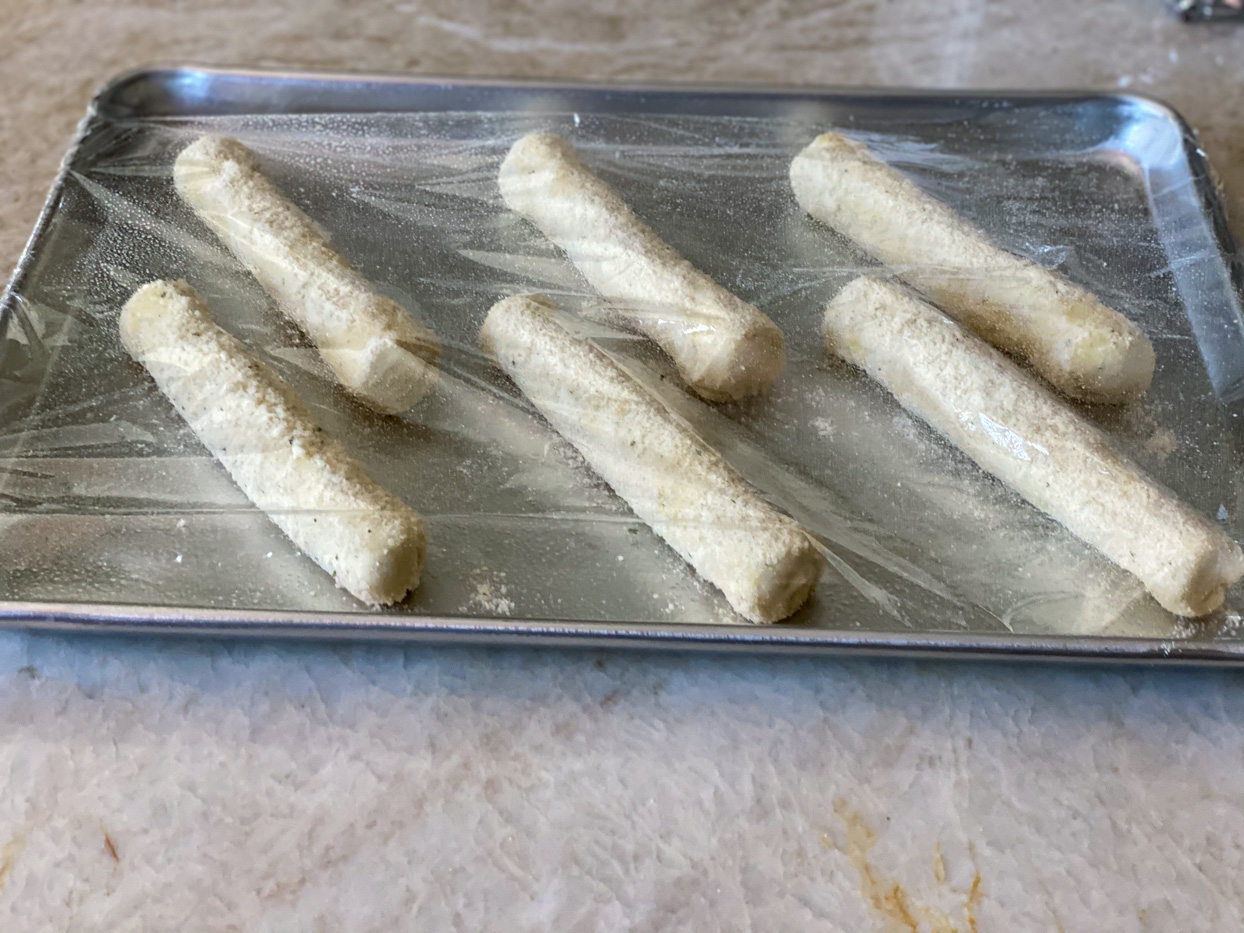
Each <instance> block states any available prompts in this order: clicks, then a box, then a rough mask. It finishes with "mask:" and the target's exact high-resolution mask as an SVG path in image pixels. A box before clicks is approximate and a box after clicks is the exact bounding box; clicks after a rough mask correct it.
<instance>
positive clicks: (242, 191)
mask: <svg viewBox="0 0 1244 933" xmlns="http://www.w3.org/2000/svg"><path fill="white" fill-rule="evenodd" d="M173 181H174V183H175V185H176V186H177V191H178V192H179V193H180V194H181V196H182V198H184V199H185V201H186V203H188V204H189V205H190V206H191V207H193V208H194V210H195V211H196V212H197V213H198V215H199V216H200V217H201V218H202V219H203V220H204V222H206V223H207V225H208V226H209V227H211V228H212V230H213V231H214V232H215V233H216V235H217V236H218V237H220V239H221V240H222V241H223V242H224V243H225V245H226V246H228V247H229V249H230V250H232V251H233V253H234V255H236V256H237V257H238V259H239V260H241V262H242V264H243V265H245V266H246V268H247V269H249V270H250V271H251V273H252V274H253V275H254V276H255V278H256V279H258V280H259V284H261V285H262V286H263V287H264V289H265V290H267V292H268V294H270V295H271V296H272V297H273V299H274V300H275V301H276V303H277V304H278V305H279V306H280V308H281V310H282V311H283V312H284V313H285V314H286V315H288V316H289V318H290V319H291V320H293V321H294V323H296V324H297V325H298V326H299V327H300V328H302V330H303V332H304V333H306V335H307V336H308V337H310V338H311V340H312V342H313V343H314V344H315V345H316V347H317V348H318V350H319V352H320V356H322V357H323V359H324V362H325V363H327V364H328V367H329V368H330V369H331V370H332V371H333V374H334V375H335V376H336V377H337V379H338V381H339V382H340V383H341V384H342V385H343V386H344V387H345V388H346V389H347V390H349V391H350V392H352V393H353V394H354V395H356V396H358V397H359V399H360V400H361V401H363V402H364V403H365V404H367V405H369V406H371V407H372V408H374V409H376V410H377V411H380V412H384V413H386V414H396V413H398V412H403V411H406V410H407V409H409V408H410V407H411V406H412V405H414V404H415V403H416V402H417V401H419V399H421V398H422V397H423V396H424V395H425V394H427V392H428V391H429V390H430V389H431V388H432V386H433V385H434V384H435V382H436V366H435V363H436V360H437V358H438V357H439V356H440V344H439V343H438V342H437V340H436V338H435V337H434V336H433V335H432V333H431V331H429V330H428V329H427V328H425V327H423V326H422V325H421V324H419V323H418V322H417V321H416V320H415V319H414V318H413V317H411V315H410V312H408V311H407V310H406V309H405V308H403V307H402V306H401V305H399V304H398V303H397V302H395V301H392V300H391V299H389V298H385V297H384V296H383V295H380V294H378V293H377V292H376V291H375V289H374V288H372V286H371V284H370V283H369V282H368V281H367V280H366V279H365V278H364V277H363V276H362V275H360V274H359V273H358V272H357V271H356V270H355V269H353V268H352V267H351V266H350V264H349V263H348V262H346V260H345V259H344V258H343V257H342V256H341V254H340V253H338V252H337V251H336V250H335V249H333V247H332V245H331V244H330V243H329V242H328V239H327V237H325V236H324V234H323V233H322V232H321V231H320V229H319V228H318V227H317V226H316V225H315V223H314V222H313V221H312V220H311V219H310V218H309V217H307V215H306V214H304V213H303V212H302V211H300V210H299V209H298V208H297V207H295V206H294V205H293V204H292V203H291V202H290V201H289V200H288V199H286V198H285V196H284V195H282V194H281V192H280V191H278V190H277V189H276V186H275V185H273V184H272V182H270V181H269V180H268V179H267V178H266V177H264V175H263V174H262V173H261V172H260V170H259V165H258V163H257V162H256V160H255V157H254V155H253V154H252V153H251V151H250V150H249V149H247V148H246V147H245V146H243V145H242V144H241V143H240V142H238V141H237V140H234V139H224V138H221V137H219V136H204V137H202V138H200V139H198V140H197V141H195V142H194V143H191V144H190V145H189V146H187V147H186V148H185V149H183V150H182V152H181V154H180V155H179V156H178V157H177V161H176V163H175V164H174V166H173Z"/></svg>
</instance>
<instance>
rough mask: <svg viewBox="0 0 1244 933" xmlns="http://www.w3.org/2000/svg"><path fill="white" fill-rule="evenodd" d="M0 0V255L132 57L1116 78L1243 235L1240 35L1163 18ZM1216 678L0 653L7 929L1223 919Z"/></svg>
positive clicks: (295, 654)
mask: <svg viewBox="0 0 1244 933" xmlns="http://www.w3.org/2000/svg"><path fill="white" fill-rule="evenodd" d="M584 6H585V5H584V4H583V3H581V2H571V0H517V2H495V3H488V2H480V0H465V2H449V0H434V2H373V0H369V2H358V3H353V4H348V5H347V4H341V3H335V2H330V0H309V2H305V3H298V4H296V3H275V2H263V0H258V2H255V0H251V2H240V0H198V2H174V0H165V2H159V0H146V2H139V0H133V2H119V0H96V2H69V0H44V2H39V3H29V2H24V3H17V2H13V0H0V22H3V23H5V27H4V29H3V30H0V140H2V141H3V146H2V147H0V205H2V210H0V263H3V264H5V265H6V266H11V265H12V263H13V262H14V261H15V260H16V257H17V254H18V252H19V250H20V248H21V245H22V243H23V242H24V240H25V237H26V236H27V234H28V232H29V230H30V228H31V226H32V224H33V223H34V220H35V217H36V215H37V212H38V209H39V206H40V205H41V203H42V201H43V198H44V195H45V192H46V190H47V187H48V185H49V184H50V183H51V180H52V177H53V174H54V172H55V170H56V166H57V164H58V161H59V159H60V157H61V155H62V153H63V151H64V149H65V147H66V145H67V144H68V142H69V139H70V137H71V135H72V132H73V128H74V125H75V123H76V121H77V120H78V119H79V118H80V116H81V115H82V113H83V110H84V107H85V105H86V102H87V100H88V99H89V97H90V95H91V93H92V92H93V91H94V89H95V88H97V87H98V86H99V85H100V84H102V83H103V82H104V81H105V80H106V79H107V78H109V77H110V76H111V75H113V74H115V73H116V72H118V71H121V70H123V69H127V68H131V67H134V66H138V65H141V64H147V63H152V62H200V63H217V64H269V65H286V66H302V67H312V68H334V69H350V70H390V71H416V72H424V73H438V74H475V75H483V74H488V75H522V76H552V77H558V76H561V77H574V78H597V79H617V80H637V79H645V80H680V81H681V80H685V81H692V80H694V81H757V82H783V83H820V84H859V85H895V86H920V87H1013V88H1024V87H1030V88H1067V87H1076V88H1079V87H1088V88H1102V89H1116V88H1127V89H1129V90H1135V91H1141V92H1144V93H1148V94H1152V95H1155V96H1158V97H1160V98H1163V99H1165V100H1167V101H1169V102H1170V103H1172V104H1174V105H1175V106H1176V107H1177V108H1178V109H1179V110H1181V112H1183V114H1184V115H1185V116H1186V117H1187V118H1188V119H1189V120H1190V121H1191V122H1192V124H1193V125H1194V126H1196V127H1197V128H1198V130H1199V132H1200V135H1201V139H1202V141H1203V144H1204V147H1205V149H1206V150H1207V152H1208V153H1209V155H1210V157H1211V159H1212V160H1213V162H1214V164H1215V165H1216V167H1217V169H1218V171H1219V174H1220V175H1221V176H1222V179H1223V182H1224V186H1225V189H1226V197H1227V200H1228V202H1229V204H1230V205H1232V208H1233V212H1234V215H1235V218H1236V221H1237V225H1236V229H1237V232H1244V229H1242V228H1241V227H1240V225H1239V218H1240V217H1244V26H1240V27H1233V26H1225V25H1224V26H1214V27H1204V26H1200V27H1191V26H1184V25H1181V24H1179V23H1177V22H1175V21H1173V20H1172V19H1170V18H1168V17H1167V16H1166V15H1165V14H1164V13H1163V12H1162V11H1161V9H1160V8H1159V6H1158V4H1157V2H1156V0H1153V2H1148V0H1130V2H1128V0H1103V2H1096V3H1085V2H1072V0H1053V2H1047V3H1026V2H1019V0H1005V2H1003V0H998V2H993V3H987V2H985V0H947V2H941V3H934V2H928V0H925V2H887V0H865V2H858V3H851V2H837V3H833V2H831V3H826V2H815V3H812V2H808V3H801V2H781V0H772V2H754V3H744V2H735V0H729V2H685V0H669V2H663V3H656V2H648V3H642V2H621V3H617V4H613V5H611V6H610V7H609V10H610V12H608V13H604V14H593V13H589V12H586V11H585V9H584ZM1242 687H1244V680H1241V678H1240V676H1239V675H1237V674H1234V673H1228V672H1186V671H1185V672H1169V671H1162V672H1158V671H1142V670H1130V671H1123V670H1113V671H1110V670H1099V669H1080V668H1066V669H1055V668H1043V667H1019V666H982V665H968V664H963V665H948V664H914V663H903V662H890V663H879V662H866V661H853V662H850V663H846V662H843V663H835V662H829V661H825V660H790V659H768V660H753V659H746V658H741V657H711V658H710V657H682V656H670V655H639V654H609V655H596V654H590V653H567V652H551V651H549V652H538V651H528V652H518V651H506V652H488V651H480V650H466V649H433V648H427V647H412V648H404V649H403V648H395V647H377V646H373V647H343V646H318V645H277V644H244V643H242V644H239V643H225V642H213V643H207V642H199V641H186V642H182V641H175V640H149V641H142V640H137V639H131V640H123V639H114V638H67V637H64V636H57V635H26V634H9V635H0V774H3V775H4V778H5V780H4V790H5V793H4V794H3V795H0V929H3V930H27V929H29V930H53V929H56V930H63V929H74V930H96V929H98V930H105V929H106V930H158V931H163V930H170V929H180V930H187V931H193V930H200V929H201V930H209V929H210V930H248V931H249V930H266V929H273V930H321V929H324V930H327V929H350V930H391V929H463V930H486V929H507V930H508V929H548V928H555V929H640V930H647V929H653V930H655V929H670V928H680V929H682V928H686V929H700V930H709V929H723V930H725V929H728V930H751V929H757V930H760V929H818V930H822V929H823V930H843V931H861V930H877V931H885V933H890V931H919V933H949V931H962V933H967V931H969V930H970V931H974V933H976V931H979V933H989V931H1008V933H1009V931H1024V930H1055V929H1057V930H1066V931H1081V930H1082V931H1096V930H1106V929H1108V930H1116V931H1141V930H1152V931H1161V933H1169V931H1174V930H1211V929H1212V930H1229V929H1239V928H1240V926H1241V921H1242V920H1244V906H1242V905H1244V767H1241V765H1242V764H1244V690H1242V689H1241V688H1242Z"/></svg>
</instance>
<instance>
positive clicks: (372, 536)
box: [119, 282, 427, 605]
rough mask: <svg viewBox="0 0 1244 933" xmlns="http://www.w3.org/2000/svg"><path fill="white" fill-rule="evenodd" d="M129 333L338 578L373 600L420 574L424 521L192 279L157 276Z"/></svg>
mask: <svg viewBox="0 0 1244 933" xmlns="http://www.w3.org/2000/svg"><path fill="white" fill-rule="evenodd" d="M119 326H120V330H121V342H122V343H123V344H125V348H126V349H127V350H128V351H129V353H130V356H132V357H133V358H134V359H135V360H137V361H138V362H140V363H142V364H143V366H145V367H146V368H147V371H148V372H149V373H151V375H152V376H153V377H154V378H155V381H156V385H158V386H159V387H160V391H161V392H163V393H164V394H165V395H166V396H167V397H168V399H169V401H171V402H172V403H173V407H174V408H176V409H177V412H178V414H180V415H181V416H182V417H183V418H184V419H185V420H186V423H187V424H188V425H190V428H191V430H193V431H194V433H195V434H196V435H197V436H198V438H199V440H200V441H202V442H203V446H204V447H206V448H207V449H208V450H210V451H211V452H212V455H213V456H214V457H216V459H217V460H219V461H220V462H221V463H222V464H223V465H224V467H225V469H226V470H228V471H229V475H230V476H232V477H233V481H234V482H235V483H237V484H238V486H239V487H240V488H241V489H242V491H243V492H244V493H246V495H247V497H248V498H249V499H250V500H251V501H252V502H253V503H255V505H257V506H258V507H259V508H261V509H263V511H264V512H265V513H267V515H268V518H270V519H272V521H273V522H274V523H275V524H276V526H277V527H278V528H280V529H281V531H283V532H285V534H286V535H287V536H288V537H289V539H290V540H291V541H293V542H294V544H296V545H297V546H298V547H299V549H301V550H302V551H303V553H305V554H306V555H307V556H308V557H310V558H311V559H312V560H313V561H315V562H316V563H317V564H319V565H320V566H321V567H323V568H324V569H325V570H326V571H328V572H329V573H330V574H332V575H333V579H334V580H335V581H336V582H337V585H338V586H340V587H344V588H345V589H346V590H348V591H349V592H350V593H351V594H352V595H354V596H355V597H356V598H357V599H360V600H362V601H363V602H365V603H369V604H371V605H378V604H384V603H394V602H398V601H399V600H401V599H402V597H404V596H405V595H406V593H407V592H409V591H410V590H413V589H414V588H415V587H416V586H418V585H419V573H420V570H421V569H422V567H423V558H424V553H425V551H426V548H427V539H426V537H425V535H424V529H423V520H422V519H420V517H419V516H418V514H416V513H415V512H414V511H413V510H412V509H410V508H409V507H407V506H406V505H403V504H402V502H401V501H400V500H398V499H397V498H396V497H394V496H392V495H390V494H389V493H388V492H386V491H385V490H384V489H382V488H381V487H380V486H378V485H377V484H376V483H375V481H373V480H372V479H371V477H369V476H368V475H367V473H366V472H365V471H364V470H363V468H362V467H361V466H360V465H359V464H358V463H357V462H355V461H354V460H353V459H351V457H350V455H349V454H347V453H346V451H345V448H343V447H342V446H341V445H340V444H339V443H337V441H335V440H333V439H332V438H331V437H330V436H329V435H328V434H327V433H325V432H324V429H323V428H321V427H319V426H318V425H317V424H316V423H315V420H314V419H313V418H312V416H311V413H310V412H309V411H308V410H307V409H306V407H305V406H304V405H303V404H302V402H301V401H300V400H299V399H298V397H297V396H296V395H294V393H293V391H292V390H291V389H290V388H289V386H287V385H286V384H285V383H284V382H282V381H281V380H280V379H278V378H277V376H276V374H275V373H273V372H272V371H271V370H270V369H268V367H266V366H264V365H263V364H262V363H260V362H259V361H258V360H256V359H255V358H254V357H253V356H251V355H250V354H249V353H247V352H246V350H245V349H244V348H243V347H242V344H241V343H239V342H238V341H237V339H236V338H234V337H232V336H231V335H230V334H228V333H226V332H225V331H224V330H222V329H221V328H220V327H218V326H217V325H216V324H215V323H214V322H213V321H212V318H211V315H210V314H209V313H208V310H207V307H206V306H205V305H204V304H203V301H202V299H201V298H200V297H199V295H198V292H196V291H195V290H194V289H193V288H191V287H190V286H189V285H187V284H186V283H185V282H151V283H149V284H147V285H144V286H143V287H142V288H140V289H139V290H138V291H136V292H135V293H134V295H133V297H131V298H130V300H129V301H128V302H126V305H125V307H124V309H122V311H121V319H120V325H119Z"/></svg>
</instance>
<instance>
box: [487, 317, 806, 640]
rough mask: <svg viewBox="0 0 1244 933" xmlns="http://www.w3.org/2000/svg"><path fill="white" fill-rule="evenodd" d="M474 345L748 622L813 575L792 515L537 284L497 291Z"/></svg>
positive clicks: (782, 614) (770, 611)
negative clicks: (533, 288) (569, 321)
mask: <svg viewBox="0 0 1244 933" xmlns="http://www.w3.org/2000/svg"><path fill="white" fill-rule="evenodd" d="M479 342H480V346H481V347H482V348H483V350H484V352H485V353H486V354H488V356H490V357H491V358H492V359H493V360H494V361H495V362H496V363H497V365H498V366H500V367H501V368H502V369H504V370H505V371H506V372H507V373H508V374H509V375H510V377H511V378H512V379H513V380H514V381H515V382H516V383H518V386H519V388H520V389H522V390H523V392H524V393H525V394H526V396H527V397H528V398H529V399H530V400H531V401H532V403H533V404H534V405H535V406H536V408H538V409H539V410H540V412H541V414H543V415H544V417H545V418H547V419H548V420H549V423H550V424H552V425H553V427H554V428H555V429H556V430H557V431H558V432H559V433H560V434H561V435H562V436H563V437H565V438H566V439H567V440H568V441H570V443H572V444H573V445H574V446H575V447H576V448H578V450H579V452H580V453H581V454H583V456H584V458H585V459H586V460H587V462H588V463H589V464H591V466H592V468H593V469H595V470H596V472H597V473H599V474H600V475H601V476H602V477H603V478H604V479H605V481H606V482H607V483H608V484H609V485H610V486H612V487H613V490H614V492H616V493H617V494H618V495H619V496H621V497H622V498H623V499H625V500H626V502H627V503H628V504H629V505H630V507H631V508H632V509H633V510H634V511H635V514H636V515H638V516H639V517H640V518H641V519H642V520H643V521H644V522H646V523H647V524H648V525H649V526H651V528H652V530H653V531H655V532H656V533H657V534H659V535H660V536H661V537H662V538H664V539H665V540H666V541H667V542H668V543H669V545H670V546H671V547H672V548H673V549H674V550H675V551H677V552H678V553H679V554H681V555H682V557H683V558H684V559H685V560H686V561H687V562H688V563H690V564H691V566H692V567H694V568H695V569H696V571H697V572H698V573H699V574H700V575H701V576H702V577H704V578H705V579H706V580H708V581H709V582H710V583H712V584H713V585H714V586H716V587H718V588H719V589H720V590H721V591H722V592H723V593H724V594H725V596H726V599H727V600H729V602H730V605H731V606H733V607H734V608H735V610H736V611H737V612H739V613H740V614H741V615H744V616H746V617H747V618H748V619H751V620H752V621H753V622H777V621H779V620H781V619H784V618H786V617H787V616H788V615H790V614H791V613H792V612H794V611H795V610H796V609H798V608H799V607H800V606H801V605H802V604H803V602H804V600H805V599H807V597H808V594H809V593H811V592H812V588H813V587H814V586H815V585H816V581H817V579H818V578H819V576H820V573H821V558H820V556H819V555H818V554H817V552H816V551H815V550H814V548H813V547H812V544H811V541H810V539H809V538H808V536H807V534H806V533H805V532H804V531H803V529H802V528H800V527H799V525H798V524H796V523H795V522H794V521H793V520H791V519H789V518H787V517H786V516H784V515H782V514H781V513H779V512H778V511H777V510H775V509H774V508H772V507H771V506H769V505H768V504H766V503H765V502H764V501H763V500H761V498H760V497H759V496H758V495H756V493H755V492H754V491H753V490H752V488H751V487H750V486H748V485H747V483H745V482H744V481H743V479H742V478H741V477H739V475H738V474H737V473H735V472H734V471H733V470H732V469H730V467H729V466H728V465H727V464H726V462H725V461H724V460H722V459H721V457H720V456H718V455H717V453H716V452H714V451H713V450H712V449H711V448H709V447H708V446H706V445H705V444H704V443H703V442H702V441H701V440H700V439H699V438H697V437H696V436H695V435H694V434H693V433H692V432H691V431H690V430H688V429H687V428H686V427H684V426H683V424H682V423H681V422H680V421H678V420H676V419H675V418H674V416H673V415H671V414H670V412H669V411H668V410H667V409H666V408H665V407H664V406H662V405H661V404H660V403H659V402H657V401H656V400H655V399H654V398H653V397H652V396H651V395H650V394H649V393H648V392H647V391H645V390H644V388H643V387H642V386H641V385H640V384H639V383H637V382H636V381H635V380H634V379H632V378H631V377H630V376H629V375H627V373H626V372H625V371H623V370H622V369H621V368H619V367H618V366H617V364H615V363H614V362H613V361H612V360H611V359H610V358H609V357H608V356H607V355H606V354H605V353H604V352H602V351H601V350H600V349H599V348H598V347H596V346H594V345H593V344H591V343H590V342H588V341H586V340H580V339H578V338H576V337H574V336H573V335H572V334H571V333H570V332H569V331H567V330H566V329H565V327H564V326H563V324H562V323H561V322H560V321H559V319H558V315H557V312H556V311H555V310H554V308H553V305H552V304H551V303H550V302H549V301H548V299H547V298H544V297H542V296H539V295H520V296H517V297H514V298H507V299H506V300H504V301H501V302H498V303H497V304H496V305H494V306H493V308H492V310H491V311H490V312H489V313H488V319H487V320H486V321H484V326H483V328H482V329H481V330H480V333H479Z"/></svg>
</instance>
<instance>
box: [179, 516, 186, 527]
mask: <svg viewBox="0 0 1244 933" xmlns="http://www.w3.org/2000/svg"><path fill="white" fill-rule="evenodd" d="M177 527H178V528H185V527H186V520H185V519H184V518H179V519H177Z"/></svg>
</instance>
